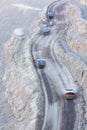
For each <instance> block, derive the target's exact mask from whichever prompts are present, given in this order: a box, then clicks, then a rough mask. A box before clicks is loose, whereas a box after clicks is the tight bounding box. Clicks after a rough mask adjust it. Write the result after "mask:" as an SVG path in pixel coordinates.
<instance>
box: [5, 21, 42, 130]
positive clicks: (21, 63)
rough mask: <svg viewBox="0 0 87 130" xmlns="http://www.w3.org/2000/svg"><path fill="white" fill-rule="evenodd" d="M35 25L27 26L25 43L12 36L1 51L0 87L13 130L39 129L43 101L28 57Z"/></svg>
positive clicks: (36, 77) (29, 56) (38, 83)
mask: <svg viewBox="0 0 87 130" xmlns="http://www.w3.org/2000/svg"><path fill="white" fill-rule="evenodd" d="M39 21H40V19H37V22H36V21H35V23H34V24H33V25H32V26H31V28H30V29H29V32H27V36H26V40H21V38H19V37H17V36H16V35H15V34H14V33H13V34H12V36H11V38H10V40H9V41H8V42H7V43H6V45H5V47H4V48H5V52H4V53H5V55H6V59H7V67H6V70H5V74H4V77H3V83H4V85H5V87H6V96H7V98H8V102H9V104H10V106H11V109H12V111H13V114H14V117H15V118H16V121H17V124H15V128H13V129H16V130H28V129H29V130H35V129H41V127H42V122H43V121H42V120H43V116H44V106H43V104H44V98H43V92H42V89H41V86H40V81H39V78H38V76H37V74H36V71H35V69H34V66H33V63H32V58H31V54H30V45H31V38H32V37H33V35H34V33H35V32H36V30H37V31H38V24H37V23H38V22H39ZM31 30H32V31H31ZM36 33H37V32H36ZM37 117H39V118H37ZM38 123H39V125H37V124H38ZM37 126H38V127H39V128H38V127H37Z"/></svg>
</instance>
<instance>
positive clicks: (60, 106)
mask: <svg viewBox="0 0 87 130" xmlns="http://www.w3.org/2000/svg"><path fill="white" fill-rule="evenodd" d="M66 2H67V1H61V2H60V1H59V2H55V3H53V4H51V5H50V6H49V7H48V9H47V12H46V15H47V13H48V12H49V11H55V20H56V23H57V24H55V25H54V27H51V34H50V35H48V36H43V35H41V34H39V35H38V37H37V38H36V39H35V41H33V44H32V52H31V53H32V58H33V60H34V61H36V60H37V58H44V59H46V63H47V64H46V67H45V69H43V70H39V69H38V68H37V67H36V66H35V62H34V66H35V69H36V71H37V73H38V76H39V77H40V81H41V84H42V88H43V92H44V96H45V116H44V122H43V126H42V130H78V128H77V126H76V125H75V122H76V119H77V117H76V116H77V114H76V111H75V107H76V102H75V101H74V100H73V101H67V100H66V99H65V97H64V90H65V88H67V87H68V86H69V87H72V85H71V82H70V81H69V79H70V77H71V79H70V80H71V81H72V80H73V78H72V76H71V75H70V73H69V72H68V75H67V74H66V73H65V72H64V71H63V69H62V66H60V64H59V62H58V59H56V56H55V52H54V44H55V43H56V41H57V39H56V37H59V38H60V37H61V33H62V34H64V32H65V31H66V29H67V28H68V24H69V23H68V21H67V19H66V18H65V16H64V14H63V9H64V6H65V4H66ZM62 36H63V35H62ZM42 39H43V40H42ZM64 42H65V41H64ZM72 82H73V81H72Z"/></svg>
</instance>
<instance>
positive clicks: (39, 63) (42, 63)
mask: <svg viewBox="0 0 87 130" xmlns="http://www.w3.org/2000/svg"><path fill="white" fill-rule="evenodd" d="M37 63H38V67H39V68H40V69H43V68H44V67H45V66H46V60H45V59H38V60H37Z"/></svg>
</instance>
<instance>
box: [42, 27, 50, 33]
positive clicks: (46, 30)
mask: <svg viewBox="0 0 87 130" xmlns="http://www.w3.org/2000/svg"><path fill="white" fill-rule="evenodd" d="M50 32H51V28H49V27H44V28H42V29H41V33H42V34H43V35H49V34H50Z"/></svg>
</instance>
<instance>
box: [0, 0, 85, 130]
mask: <svg viewBox="0 0 87 130" xmlns="http://www.w3.org/2000/svg"><path fill="white" fill-rule="evenodd" d="M86 5H87V2H86V0H75V1H73V2H69V1H68V2H67V4H66V6H65V8H64V14H65V17H66V18H67V19H68V21H69V26H68V28H67V30H66V32H65V34H64V37H62V36H63V34H62V33H61V41H59V40H58V36H56V38H55V39H54V41H56V42H55V45H54V51H55V55H56V57H57V59H58V61H59V62H60V64H61V66H63V64H65V65H66V67H67V68H68V70H69V71H70V73H71V75H72V77H73V79H74V80H75V82H76V85H77V86H78V101H79V103H78V108H79V112H78V115H79V126H78V130H86V129H87V87H86V86H87V51H86V50H87V17H86V12H85V9H86V8H87V7H86ZM43 17H44V15H43V13H42V12H41V14H40V15H39V17H38V18H37V19H36V21H35V23H33V25H32V26H31V29H29V32H27V34H26V38H25V39H21V38H20V37H18V36H16V35H15V34H14V33H13V34H12V36H11V38H10V40H9V41H8V42H7V43H6V45H5V46H4V61H3V63H4V64H5V71H4V75H2V76H1V77H0V78H1V82H2V84H3V85H4V86H5V87H6V97H7V99H8V103H9V104H10V106H11V110H12V111H11V113H12V116H14V119H13V121H14V123H13V124H14V125H13V128H10V127H9V130H14V129H15V130H35V129H38V130H40V129H41V126H42V122H43V117H44V103H45V101H44V94H43V90H42V88H41V85H40V81H39V78H38V77H37V74H36V71H35V69H34V66H33V61H32V58H31V53H30V52H31V47H30V46H31V43H32V41H33V39H34V38H35V36H36V34H37V33H38V31H39V24H40V21H41V20H42V19H43ZM62 41H65V42H64V44H65V45H66V47H65V45H64V44H63V43H62ZM60 43H62V44H61V46H60ZM2 116H3V115H2ZM0 127H1V129H3V127H2V126H0Z"/></svg>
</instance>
